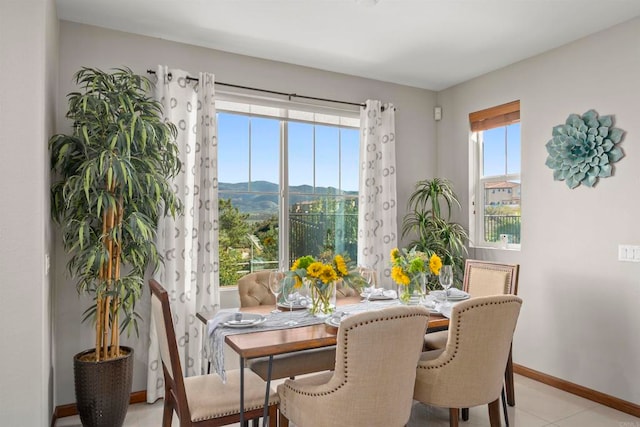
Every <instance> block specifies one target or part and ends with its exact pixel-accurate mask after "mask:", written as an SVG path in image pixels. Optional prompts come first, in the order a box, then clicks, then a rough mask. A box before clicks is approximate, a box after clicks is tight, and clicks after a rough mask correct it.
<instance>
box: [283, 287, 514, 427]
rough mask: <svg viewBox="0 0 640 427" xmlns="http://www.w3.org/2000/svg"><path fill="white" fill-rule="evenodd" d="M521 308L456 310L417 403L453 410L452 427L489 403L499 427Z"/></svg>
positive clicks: (427, 360) (423, 363) (510, 301)
mask: <svg viewBox="0 0 640 427" xmlns="http://www.w3.org/2000/svg"><path fill="white" fill-rule="evenodd" d="M521 305H522V300H521V299H520V298H518V297H517V296H514V295H494V296H488V297H478V298H471V299H469V300H467V301H463V302H461V303H459V304H457V305H456V306H454V307H453V309H452V312H451V322H450V324H449V331H448V332H449V339H448V340H447V345H446V347H445V348H444V349H440V350H432V351H427V352H425V353H422V356H421V357H420V361H419V362H418V368H417V373H416V383H415V389H414V392H413V398H414V399H415V400H418V401H420V402H422V403H426V404H429V405H435V406H440V407H444V408H449V409H450V411H449V424H450V426H451V427H457V426H458V415H459V409H460V408H469V407H472V406H478V405H485V404H488V405H489V419H490V422H491V426H492V427H496V426H500V403H499V401H500V391H501V390H502V384H503V378H504V370H505V366H506V364H507V358H508V357H509V350H510V348H511V340H512V339H513V332H514V330H515V327H516V322H517V320H518V315H519V314H520V307H521ZM278 392H280V390H278ZM281 404H282V402H281Z"/></svg>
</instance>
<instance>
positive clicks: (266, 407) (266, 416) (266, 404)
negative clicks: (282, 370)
mask: <svg viewBox="0 0 640 427" xmlns="http://www.w3.org/2000/svg"><path fill="white" fill-rule="evenodd" d="M272 367H273V355H270V356H269V365H267V390H266V391H265V392H264V414H263V415H262V427H267V421H268V420H269V395H270V394H271V368H272Z"/></svg>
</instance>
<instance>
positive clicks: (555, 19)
mask: <svg viewBox="0 0 640 427" xmlns="http://www.w3.org/2000/svg"><path fill="white" fill-rule="evenodd" d="M56 4H57V12H58V18H59V19H63V20H68V21H74V22H80V23H85V24H90V25H96V26H100V27H106V28H111V29H115V30H121V31H127V32H130V33H136V34H141V35H146V36H151V37H158V38H162V39H167V40H173V41H178V42H183V43H189V44H193V45H198V46H204V47H209V48H213V49H218V50H222V51H227V52H233V53H238V54H242V55H249V56H254V57H258V58H264V59H270V60H274V61H281V62H287V63H291V64H297V65H303V66H307V67H313V68H319V69H322V70H328V71H334V72H339V73H345V74H351V75H355V76H361V77H367V78H371V79H376V80H382V81H387V82H394V83H399V84H404V85H409V86H415V87H420V88H424V89H431V90H442V89H445V88H447V87H450V86H453V85H455V84H457V83H460V82H463V81H466V80H469V79H471V78H473V77H476V76H479V75H482V74H484V73H487V72H489V71H492V70H496V69H498V68H501V67H504V66H506V65H509V64H512V63H514V62H517V61H520V60H522V59H525V58H528V57H531V56H533V55H537V54H539V53H542V52H545V51H548V50H550V49H553V48H555V47H558V46H561V45H563V44H566V43H569V42H571V41H573V40H576V39H578V38H581V37H584V36H587V35H589V34H592V33H595V32H598V31H600V30H603V29H605V28H608V27H611V26H613V25H615V24H618V23H620V22H623V21H626V20H629V19H631V18H633V17H636V16H640V0H378V1H377V0H176V1H167V0H56ZM603 58H606V52H594V66H598V64H599V63H600V64H602V62H601V61H602V59H603Z"/></svg>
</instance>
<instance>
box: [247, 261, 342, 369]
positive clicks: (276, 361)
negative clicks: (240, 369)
mask: <svg viewBox="0 0 640 427" xmlns="http://www.w3.org/2000/svg"><path fill="white" fill-rule="evenodd" d="M269 273H270V270H263V271H257V272H254V273H249V274H247V275H245V276H243V277H241V278H240V280H238V293H239V295H240V307H256V306H259V305H274V304H275V303H276V299H275V296H274V295H273V294H272V293H271V291H270V290H269ZM335 359H336V348H335V347H327V348H319V349H314V350H304V351H300V352H296V353H286V354H280V355H277V356H274V358H273V364H272V368H271V369H272V370H271V379H280V378H292V377H295V376H298V375H303V374H308V373H312V372H321V371H328V370H332V369H333V366H334V364H335ZM247 367H248V368H249V369H251V370H252V371H253V372H255V373H256V374H258V375H259V376H260V377H261V378H262V379H264V380H266V379H267V371H268V368H269V358H268V357H261V358H257V359H249V360H248V361H247Z"/></svg>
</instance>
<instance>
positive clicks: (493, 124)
mask: <svg viewBox="0 0 640 427" xmlns="http://www.w3.org/2000/svg"><path fill="white" fill-rule="evenodd" d="M515 123H520V101H512V102H509V103H506V104H502V105H498V106H495V107H491V108H488V109H485V110H481V111H477V112H474V113H471V114H469V124H470V132H469V141H470V147H471V153H472V162H471V169H472V170H471V173H470V178H471V179H470V181H471V182H470V184H471V191H470V196H471V197H470V203H469V205H470V206H469V217H470V218H469V226H470V236H472V239H471V241H470V242H469V245H470V246H471V247H476V248H488V249H512V250H520V249H521V247H522V231H521V232H520V243H507V244H506V245H505V244H504V243H503V242H501V241H500V240H498V241H497V242H488V241H486V240H485V213H484V212H485V206H486V191H485V186H486V185H487V184H489V183H493V182H513V181H515V182H519V183H520V217H521V218H522V198H521V197H522V161H521V162H520V165H521V166H520V172H519V173H506V171H505V173H504V174H501V175H489V176H484V170H483V169H484V152H483V146H484V144H483V139H482V132H484V131H486V130H490V129H496V128H501V127H506V126H508V125H511V124H515ZM505 132H506V130H505ZM505 144H507V140H505ZM520 150H521V151H520V153H521V154H520V158H521V159H522V130H521V131H520ZM506 160H507V159H506V157H505V161H506ZM494 190H495V189H494ZM507 193H508V194H510V193H511V191H507ZM521 223H522V219H521Z"/></svg>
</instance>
